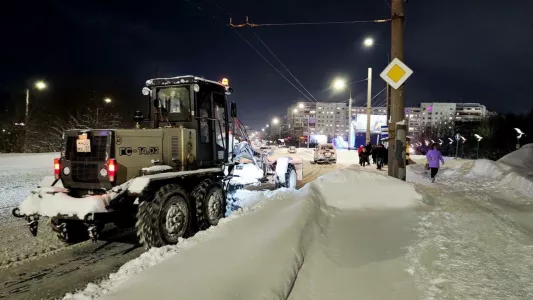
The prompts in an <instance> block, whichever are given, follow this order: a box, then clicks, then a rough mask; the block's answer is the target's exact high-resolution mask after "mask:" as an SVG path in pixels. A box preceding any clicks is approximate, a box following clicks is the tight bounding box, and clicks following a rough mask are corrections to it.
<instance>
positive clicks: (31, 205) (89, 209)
mask: <svg viewBox="0 0 533 300" xmlns="http://www.w3.org/2000/svg"><path fill="white" fill-rule="evenodd" d="M67 192H68V190H66V189H64V188H58V187H43V188H38V189H35V190H33V191H32V192H31V194H30V196H28V197H27V198H26V199H25V200H24V201H23V202H22V203H21V204H20V206H19V209H20V214H22V215H33V214H40V215H41V216H46V217H55V216H57V215H68V216H78V217H79V218H81V219H83V217H85V216H86V215H87V214H89V213H98V212H106V211H107V210H106V206H107V204H108V203H107V201H106V198H105V197H104V196H100V195H98V196H89V197H85V198H73V197H70V196H69V195H67V194H66V193H67Z"/></svg>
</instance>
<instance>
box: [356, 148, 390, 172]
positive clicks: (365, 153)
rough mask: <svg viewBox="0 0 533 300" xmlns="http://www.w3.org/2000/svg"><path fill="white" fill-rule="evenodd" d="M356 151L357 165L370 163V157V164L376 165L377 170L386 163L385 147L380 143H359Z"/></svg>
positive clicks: (363, 165)
mask: <svg viewBox="0 0 533 300" xmlns="http://www.w3.org/2000/svg"><path fill="white" fill-rule="evenodd" d="M357 152H358V153H359V165H361V166H362V167H365V166H366V165H370V158H372V164H374V165H376V166H377V169H378V170H381V169H382V168H383V166H384V165H386V164H387V156H388V155H387V148H385V146H384V145H383V144H381V143H379V144H378V145H377V146H375V145H372V143H370V142H368V143H367V144H366V146H363V145H361V146H360V147H359V148H358V149H357Z"/></svg>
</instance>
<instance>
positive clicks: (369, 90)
mask: <svg viewBox="0 0 533 300" xmlns="http://www.w3.org/2000/svg"><path fill="white" fill-rule="evenodd" d="M367 81H368V88H367V92H366V142H367V144H368V143H370V116H371V115H372V68H368V79H367Z"/></svg>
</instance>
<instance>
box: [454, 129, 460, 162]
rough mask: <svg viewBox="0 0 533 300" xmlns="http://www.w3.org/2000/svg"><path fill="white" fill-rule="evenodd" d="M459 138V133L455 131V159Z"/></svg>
mask: <svg viewBox="0 0 533 300" xmlns="http://www.w3.org/2000/svg"><path fill="white" fill-rule="evenodd" d="M460 140H461V135H460V134H459V133H457V134H456V135H455V143H456V144H457V145H456V146H455V159H457V154H458V153H459V141H460Z"/></svg>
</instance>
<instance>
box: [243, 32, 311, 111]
mask: <svg viewBox="0 0 533 300" xmlns="http://www.w3.org/2000/svg"><path fill="white" fill-rule="evenodd" d="M252 33H253V34H254V35H255V37H256V38H257V39H258V40H259V41H260V42H261V44H263V46H265V48H267V50H268V51H269V52H270V54H272V56H274V58H276V60H277V61H278V62H279V63H280V64H281V65H282V66H283V67H284V68H285V70H286V71H287V73H289V74H290V75H291V76H292V78H294V80H296V82H297V83H298V84H299V85H300V86H301V87H302V88H303V89H304V91H306V92H307V93H308V94H309V96H311V98H313V99H314V100H315V101H318V100H316V98H315V97H314V96H313V94H311V92H309V91H308V90H307V89H306V88H305V86H304V85H303V84H302V83H301V82H300V80H298V78H296V76H294V74H292V72H291V71H290V70H289V68H287V67H286V66H285V65H284V64H283V63H282V62H281V60H280V59H279V58H278V57H277V56H276V54H274V52H272V50H270V48H269V47H268V46H267V45H266V44H265V42H263V40H262V39H261V38H260V37H259V35H257V33H255V32H254V31H253V30H252Z"/></svg>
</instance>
